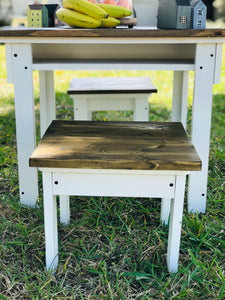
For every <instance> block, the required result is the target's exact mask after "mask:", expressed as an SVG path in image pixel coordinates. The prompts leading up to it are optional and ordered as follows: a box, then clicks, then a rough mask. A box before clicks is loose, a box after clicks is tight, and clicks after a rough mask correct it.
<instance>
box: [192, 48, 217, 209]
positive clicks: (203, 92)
mask: <svg viewBox="0 0 225 300" xmlns="http://www.w3.org/2000/svg"><path fill="white" fill-rule="evenodd" d="M215 52H216V46H215V45H211V44H208V45H207V44H206V45H197V47H196V70H195V79H194V81H195V86H194V95H193V105H192V111H193V112H192V134H191V138H192V143H193V144H194V146H195V148H196V150H197V152H198V155H199V157H200V159H201V161H202V170H201V171H200V172H192V173H191V174H190V178H189V191H188V211H189V212H191V211H192V212H197V211H198V212H199V213H205V210H206V198H207V179H208V160H209V146H210V128H211V113H212V94H213V81H214V67H215V54H216V53H215Z"/></svg>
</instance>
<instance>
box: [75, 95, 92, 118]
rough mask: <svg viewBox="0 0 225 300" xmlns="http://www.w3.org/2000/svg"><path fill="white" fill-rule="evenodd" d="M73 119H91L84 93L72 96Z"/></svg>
mask: <svg viewBox="0 0 225 300" xmlns="http://www.w3.org/2000/svg"><path fill="white" fill-rule="evenodd" d="M73 107H74V120H81V121H91V119H92V117H91V112H90V111H89V105H88V99H87V96H85V95H79V96H78V95H75V96H73Z"/></svg>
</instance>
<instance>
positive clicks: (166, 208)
mask: <svg viewBox="0 0 225 300" xmlns="http://www.w3.org/2000/svg"><path fill="white" fill-rule="evenodd" d="M170 206H171V198H162V199H161V222H162V223H163V224H164V225H168V221H169V216H170Z"/></svg>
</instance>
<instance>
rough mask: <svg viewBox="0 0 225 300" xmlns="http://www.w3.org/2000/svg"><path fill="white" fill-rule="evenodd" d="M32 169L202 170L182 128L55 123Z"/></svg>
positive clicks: (177, 125) (36, 153)
mask: <svg viewBox="0 0 225 300" xmlns="http://www.w3.org/2000/svg"><path fill="white" fill-rule="evenodd" d="M29 163H30V166H31V167H44V168H48V167H50V168H82V169H129V170H132V169H133V170H179V171H192V170H200V169H201V161H200V159H199V157H198V155H197V153H196V151H195V149H194V147H193V145H192V144H191V142H190V141H189V140H188V138H187V135H186V133H185V130H184V129H183V126H182V124H181V123H174V122H168V123H167V122H94V121H61V120H57V121H53V122H52V123H51V125H50V127H49V128H48V130H47V131H46V133H45V135H44V137H43V139H42V140H41V142H40V143H39V145H38V146H37V148H36V150H35V151H34V153H33V154H32V156H31V157H30V160H29Z"/></svg>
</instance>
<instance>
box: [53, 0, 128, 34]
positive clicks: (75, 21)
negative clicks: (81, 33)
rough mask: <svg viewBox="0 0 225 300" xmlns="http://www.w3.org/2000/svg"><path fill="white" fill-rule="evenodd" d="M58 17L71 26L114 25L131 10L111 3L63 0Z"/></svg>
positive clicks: (94, 26) (57, 13)
mask: <svg viewBox="0 0 225 300" xmlns="http://www.w3.org/2000/svg"><path fill="white" fill-rule="evenodd" d="M62 4H63V7H62V8H60V9H58V10H57V12H56V15H57V17H58V19H59V20H60V21H62V22H64V23H66V24H67V25H69V26H71V27H83V28H97V27H116V26H118V25H119V24H120V20H119V18H122V17H126V16H130V15H131V13H132V12H131V10H129V9H127V8H125V7H123V6H118V5H113V4H98V3H92V2H89V1H88V0H63V3H62Z"/></svg>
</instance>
